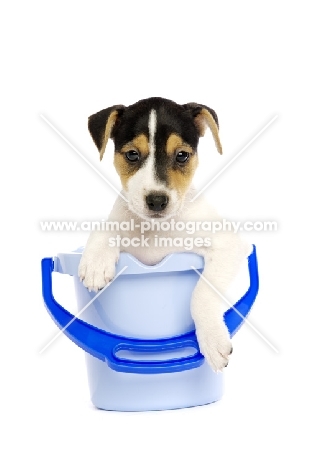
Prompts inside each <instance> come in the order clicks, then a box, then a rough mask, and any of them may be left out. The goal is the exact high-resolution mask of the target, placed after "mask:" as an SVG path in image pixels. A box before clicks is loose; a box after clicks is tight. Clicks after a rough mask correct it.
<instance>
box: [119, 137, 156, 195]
mask: <svg viewBox="0 0 311 468" xmlns="http://www.w3.org/2000/svg"><path fill="white" fill-rule="evenodd" d="M131 150H134V151H138V153H139V154H140V156H141V157H142V158H145V157H147V156H148V154H149V142H148V138H147V137H146V135H144V134H142V133H141V134H140V135H138V136H137V137H135V138H134V139H133V140H132V141H129V142H128V143H126V144H125V145H124V146H123V147H122V148H121V151H120V152H116V153H115V155H114V167H115V168H116V171H117V173H118V174H119V177H120V179H121V183H122V187H123V188H124V189H125V190H127V183H128V180H129V179H130V177H132V176H133V175H134V174H135V173H136V172H137V171H138V170H139V168H140V165H139V164H137V165H135V164H131V163H130V162H128V161H127V160H126V158H125V153H126V152H127V151H131Z"/></svg>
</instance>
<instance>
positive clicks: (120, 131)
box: [112, 97, 199, 182]
mask: <svg viewBox="0 0 311 468" xmlns="http://www.w3.org/2000/svg"><path fill="white" fill-rule="evenodd" d="M152 109H154V110H155V111H156V116H157V122H156V134H155V147H156V154H155V159H156V167H155V170H156V176H157V178H158V179H159V181H162V182H166V181H167V168H168V166H169V165H170V164H172V161H170V158H169V157H168V156H167V154H166V142H167V139H168V137H169V136H170V135H171V134H172V133H176V134H177V135H179V136H180V137H181V139H182V140H183V141H184V142H185V143H188V145H190V146H191V147H192V148H193V149H194V151H196V149H197V145H198V141H199V134H198V130H197V128H196V126H195V124H194V122H193V113H192V109H189V108H185V106H182V105H179V104H176V103H175V102H173V101H170V100H169V99H163V98H158V97H155V98H149V99H144V100H141V101H138V102H137V103H135V104H133V105H131V106H129V107H127V108H126V109H125V110H124V111H123V114H122V118H121V119H119V121H118V125H116V126H115V128H114V130H113V134H112V138H113V140H114V143H115V149H116V151H120V150H121V148H122V147H123V146H124V145H125V144H126V143H128V142H129V141H131V140H133V139H134V138H135V137H136V136H138V135H139V134H141V133H143V134H145V135H146V136H147V137H148V140H150V138H149V128H148V123H149V117H150V112H151V110H152Z"/></svg>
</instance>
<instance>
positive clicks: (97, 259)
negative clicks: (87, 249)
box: [78, 252, 118, 292]
mask: <svg viewBox="0 0 311 468" xmlns="http://www.w3.org/2000/svg"><path fill="white" fill-rule="evenodd" d="M117 261H118V257H117V256H116V255H115V254H112V253H111V252H105V253H104V254H96V253H85V254H83V255H82V258H81V261H80V265H79V271H78V275H79V278H80V281H83V284H84V286H85V287H86V288H88V290H89V291H95V292H97V291H99V290H100V289H103V288H104V287H105V286H106V284H108V283H109V282H110V281H112V280H113V278H114V276H115V271H116V262H117Z"/></svg>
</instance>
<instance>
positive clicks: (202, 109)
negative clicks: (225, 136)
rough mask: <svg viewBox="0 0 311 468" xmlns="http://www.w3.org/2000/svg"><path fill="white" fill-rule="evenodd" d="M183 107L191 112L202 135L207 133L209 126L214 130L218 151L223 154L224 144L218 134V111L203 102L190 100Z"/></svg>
mask: <svg viewBox="0 0 311 468" xmlns="http://www.w3.org/2000/svg"><path fill="white" fill-rule="evenodd" d="M183 107H184V108H185V109H187V110H188V111H189V112H190V113H191V115H192V118H193V122H194V125H195V126H196V128H197V131H198V133H199V136H200V137H201V136H203V135H204V134H205V130H206V128H207V127H209V129H210V131H211V132H212V135H213V138H214V141H215V144H216V148H217V151H218V153H219V154H222V146H221V143H220V139H219V134H218V127H219V125H218V117H217V114H216V112H215V111H214V110H213V109H211V108H210V107H207V106H204V105H203V104H197V103H196V102H189V103H188V104H184V105H183Z"/></svg>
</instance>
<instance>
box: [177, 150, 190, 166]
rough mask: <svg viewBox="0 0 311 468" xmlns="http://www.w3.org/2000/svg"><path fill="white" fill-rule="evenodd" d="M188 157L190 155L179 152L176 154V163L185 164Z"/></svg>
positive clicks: (185, 152)
mask: <svg viewBox="0 0 311 468" xmlns="http://www.w3.org/2000/svg"><path fill="white" fill-rule="evenodd" d="M189 156H190V153H187V151H179V153H177V154H176V162H178V163H185V162H186V161H188V159H189Z"/></svg>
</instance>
